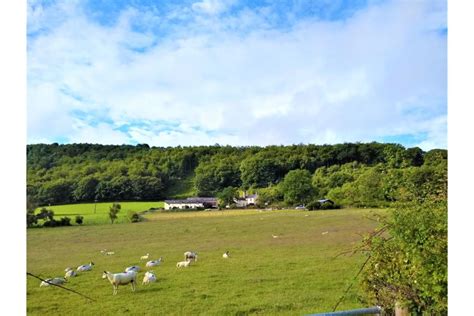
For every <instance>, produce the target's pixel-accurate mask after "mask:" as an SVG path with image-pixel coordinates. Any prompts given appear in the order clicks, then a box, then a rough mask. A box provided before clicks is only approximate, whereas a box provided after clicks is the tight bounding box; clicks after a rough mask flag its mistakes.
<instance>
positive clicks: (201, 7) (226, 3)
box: [191, 0, 235, 15]
mask: <svg viewBox="0 0 474 316" xmlns="http://www.w3.org/2000/svg"><path fill="white" fill-rule="evenodd" d="M234 2H235V1H234V0H202V1H200V2H195V3H193V4H192V6H191V7H192V8H193V10H195V11H196V12H199V13H205V14H210V15H216V14H220V13H223V12H224V11H226V10H228V9H229V8H230V7H231V6H232V5H233V4H234Z"/></svg>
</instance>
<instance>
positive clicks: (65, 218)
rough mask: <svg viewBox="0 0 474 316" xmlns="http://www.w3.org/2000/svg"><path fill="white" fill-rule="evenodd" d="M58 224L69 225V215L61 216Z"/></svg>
mask: <svg viewBox="0 0 474 316" xmlns="http://www.w3.org/2000/svg"><path fill="white" fill-rule="evenodd" d="M59 224H60V226H71V219H70V218H69V217H62V218H61V220H60V221H59Z"/></svg>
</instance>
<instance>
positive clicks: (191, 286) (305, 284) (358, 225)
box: [27, 203, 386, 315]
mask: <svg viewBox="0 0 474 316" xmlns="http://www.w3.org/2000/svg"><path fill="white" fill-rule="evenodd" d="M121 204H122V205H123V203H121ZM92 206H93V204H92ZM101 207H107V206H106V205H105V204H104V205H101ZM122 207H123V206H122ZM142 207H143V205H140V208H142ZM68 209H69V210H70V211H71V212H72V210H73V208H71V207H69V208H68ZM107 209H108V207H107ZM98 210H99V204H97V212H98ZM92 211H93V208H92ZM55 212H56V210H55ZM374 212H377V213H383V212H386V210H378V209H341V210H332V211H317V212H316V211H315V212H309V211H302V210H283V211H259V210H226V211H206V212H184V213H179V212H174V213H164V212H156V213H149V214H148V215H146V216H145V221H144V222H140V223H121V224H120V223H119V224H113V225H112V224H104V225H84V226H72V227H56V228H40V229H29V230H27V271H28V272H30V273H33V274H36V275H39V276H40V277H43V278H48V277H57V276H63V275H64V269H65V268H66V267H77V266H78V265H81V264H85V263H89V262H90V261H92V262H94V264H95V265H94V268H93V270H92V271H90V272H82V273H79V275H78V277H76V278H72V279H71V280H70V281H69V282H68V283H67V284H66V287H68V288H70V289H73V290H75V291H78V292H80V293H83V294H85V295H87V296H89V297H91V298H93V299H94V301H88V300H86V299H85V298H83V297H80V296H78V295H76V294H73V293H70V292H67V291H64V290H61V289H59V288H56V287H46V288H44V287H43V288H40V287H39V284H40V281H39V280H37V279H34V278H32V277H27V313H28V314H29V315H66V314H67V315H71V314H72V315H98V314H102V315H122V314H129V315H250V314H259V315H304V314H309V313H316V312H328V311H332V308H333V307H334V305H335V304H336V302H337V301H338V299H339V297H340V296H341V295H342V294H343V292H344V291H345V289H346V288H347V286H348V285H349V284H351V282H352V281H353V278H354V276H355V274H356V273H357V271H358V270H359V268H360V266H361V264H362V263H363V261H364V258H365V257H364V256H363V255H361V254H355V255H342V256H338V257H336V255H337V254H339V253H340V252H342V251H344V250H347V249H350V248H351V247H353V246H354V245H356V244H357V243H358V242H359V241H360V240H361V235H363V234H365V233H367V232H369V231H371V230H372V229H374V228H375V227H376V225H377V223H376V222H374V221H372V220H370V219H369V218H367V217H370V215H371V214H373V213H374ZM58 213H59V211H58ZM272 235H275V236H278V237H277V238H274V237H273V236H272ZM102 249H107V250H110V251H114V252H115V255H112V256H104V255H102V254H101V253H100V250H102ZM187 250H194V251H197V252H198V254H199V257H198V261H197V262H195V263H193V264H192V265H191V266H190V267H189V268H186V269H184V268H183V269H177V268H176V262H177V261H182V260H183V253H184V252H185V251H187ZM226 250H228V251H229V252H230V255H231V257H230V258H229V259H223V258H222V254H223V253H224V252H225V251H226ZM146 253H150V259H157V258H159V257H163V259H164V262H162V264H161V266H159V267H154V268H152V269H150V270H153V271H154V272H155V273H156V274H157V277H158V281H157V282H156V283H152V284H149V285H142V284H141V281H142V279H143V275H144V271H146V270H145V261H141V260H140V257H141V256H142V255H144V254H146ZM130 265H140V266H141V267H142V268H143V270H142V271H141V272H140V273H139V277H138V279H139V285H138V287H137V291H136V292H131V290H130V286H129V285H128V286H123V287H119V290H118V294H117V295H116V296H112V286H111V285H110V283H109V282H108V281H107V280H104V279H102V278H101V276H102V271H104V270H108V271H111V272H114V273H116V272H121V271H123V270H124V269H125V268H126V267H127V266H130ZM359 295H360V293H359V290H358V288H357V286H356V285H355V286H354V287H352V288H351V290H350V291H349V292H348V294H347V295H346V297H345V299H344V300H343V301H342V303H341V304H340V306H339V308H338V310H344V309H352V308H361V307H366V306H364V305H363V304H362V303H360V301H359Z"/></svg>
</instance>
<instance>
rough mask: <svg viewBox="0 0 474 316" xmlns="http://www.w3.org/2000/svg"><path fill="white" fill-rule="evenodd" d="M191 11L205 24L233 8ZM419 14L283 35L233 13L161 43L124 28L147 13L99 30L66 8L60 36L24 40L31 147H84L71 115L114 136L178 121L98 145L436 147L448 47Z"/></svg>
mask: <svg viewBox="0 0 474 316" xmlns="http://www.w3.org/2000/svg"><path fill="white" fill-rule="evenodd" d="M199 3H200V4H202V6H204V4H206V5H207V6H208V7H206V8H208V9H209V10H210V11H212V10H216V11H212V12H214V13H213V14H216V15H217V14H218V13H221V12H224V11H222V10H226V9H227V8H229V6H230V5H231V4H232V3H231V2H226V3H225V4H223V3H224V2H217V1H202V2H199ZM196 4H198V3H195V5H196ZM428 4H429V3H428V2H409V3H408V2H391V3H387V4H383V5H378V6H373V7H370V8H368V9H366V10H362V11H359V12H358V13H356V14H355V15H354V16H353V17H351V18H349V19H347V20H344V21H320V20H309V19H308V20H301V21H300V22H296V23H295V24H294V25H293V26H292V27H290V28H286V29H284V30H281V29H278V28H274V27H270V26H271V23H272V22H271V19H272V13H271V11H268V10H269V9H268V8H267V11H262V10H263V9H259V11H258V12H260V13H259V14H257V13H256V12H257V11H256V10H250V9H248V8H244V9H242V10H241V11H238V12H236V13H235V14H232V15H230V16H226V17H219V18H218V17H216V16H212V17H209V18H206V17H205V16H197V17H195V18H189V20H187V22H183V24H182V25H173V32H172V33H169V34H165V35H163V34H161V35H156V34H153V33H151V32H150V33H138V32H136V31H133V29H132V28H131V24H132V23H131V22H137V21H140V19H141V18H142V16H144V15H145V16H146V18H147V21H151V20H153V19H151V18H150V12H140V11H139V10H137V9H133V10H125V11H124V12H123V13H122V16H121V18H119V19H118V21H119V22H118V23H117V24H116V25H113V26H102V25H99V24H97V23H93V22H91V21H90V20H89V19H87V18H86V17H85V16H84V15H83V14H82V13H81V12H82V11H81V10H80V9H76V10H73V9H71V6H68V7H67V10H66V9H64V10H63V11H61V12H63V14H66V17H63V20H62V22H61V23H60V26H54V27H53V28H52V29H51V31H50V32H47V33H45V34H43V35H39V36H37V37H35V38H32V39H30V43H29V49H28V111H29V113H28V115H29V122H28V134H29V141H30V142H31V141H32V140H33V139H37V138H44V137H53V135H55V134H56V135H57V134H60V135H62V136H66V137H68V138H69V139H70V140H74V141H76V142H79V141H81V142H91V141H90V140H89V139H88V137H93V138H94V139H98V137H99V136H97V135H93V133H92V132H91V131H93V130H96V129H95V128H92V127H90V126H89V127H88V126H84V127H83V128H84V129H85V130H87V132H83V131H82V130H81V129H78V128H77V126H76V128H74V124H72V123H71V121H73V120H74V118H73V117H72V114H71V113H73V111H76V110H81V111H85V112H87V111H96V110H97V109H102V110H103V109H106V110H105V112H106V113H107V115H108V117H107V119H108V120H110V121H111V122H112V123H111V124H113V126H114V127H118V126H120V125H121V124H123V122H130V121H134V122H137V121H141V120H147V122H162V121H170V122H177V123H178V126H177V127H176V128H175V129H172V130H166V129H163V128H160V129H145V128H134V129H130V130H129V133H128V134H125V133H123V132H119V131H116V130H113V129H112V130H110V128H109V129H108V130H107V131H108V132H107V134H104V135H108V136H107V137H108V138H107V139H108V141H112V140H116V141H117V142H118V143H121V142H123V141H125V140H127V139H129V140H133V141H137V142H140V143H143V142H146V143H149V144H150V145H160V146H161V145H178V144H180V145H184V144H188V145H192V144H214V143H216V142H217V143H220V144H233V145H250V144H258V145H267V144H291V143H308V142H314V143H325V142H343V141H371V140H374V139H378V138H380V137H383V136H386V135H396V134H409V133H412V132H416V133H425V134H426V135H428V139H427V140H426V141H425V142H424V143H422V145H423V146H424V147H425V148H428V149H429V146H431V144H432V145H439V146H443V144H445V143H446V133H445V130H446V128H445V124H444V123H443V122H442V118H443V117H445V115H446V67H447V66H446V38H443V37H440V36H439V34H438V33H437V32H435V31H433V30H434V29H437V28H442V27H444V26H445V24H446V21H445V15H443V12H445V11H443V10H444V8H436V7H435V8H434V9H433V7H431V6H429V5H428ZM212 6H214V7H213V8H214V9H211V7H212ZM219 6H222V7H219ZM198 7H199V6H198ZM193 8H194V9H196V8H195V6H193ZM218 8H221V9H218ZM44 10H46V9H44ZM48 10H53V11H54V10H56V11H57V10H61V8H58V7H51V8H49V9H48ZM219 10H221V11H219ZM71 12H72V13H71ZM176 12H177V11H174V12H173V14H177V13H176ZM183 12H184V11H183ZM262 12H265V14H263V13H262ZM440 12H441V13H440ZM208 13H209V14H211V13H210V12H208ZM41 14H42V15H44V16H49V15H51V14H52V13H50V12H49V11H48V12H42V13H41ZM169 19H170V16H169V15H167V16H158V17H156V19H155V20H156V21H160V23H165V22H163V21H168V22H166V23H170V22H169ZM239 21H243V22H245V23H243V24H239V23H238V22H239ZM425 21H428V22H429V23H428V22H426V23H425ZM38 23H39V22H38ZM45 23H46V22H45V21H42V22H41V23H39V24H40V25H43V24H45ZM55 23H56V22H55ZM65 90H66V91H68V93H69V95H66V94H65V92H64V91H65ZM71 95H73V96H77V97H76V98H74V97H71ZM51 117H57V118H60V120H56V121H53V122H54V124H51V122H52V121H51V119H50V118H51ZM440 118H441V119H440ZM436 120H438V121H437V122H440V123H437V124H435V125H431V124H432V122H433V121H436ZM45 121H48V122H49V123H48V125H46V124H43V123H44V122H45ZM156 124H159V123H156ZM52 125H54V126H52ZM189 127H199V128H189ZM101 128H102V129H105V127H104V126H102V127H101ZM98 135H100V134H98ZM128 137H129V138H128ZM104 142H105V141H104Z"/></svg>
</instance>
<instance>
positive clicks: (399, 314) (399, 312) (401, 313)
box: [395, 302, 410, 316]
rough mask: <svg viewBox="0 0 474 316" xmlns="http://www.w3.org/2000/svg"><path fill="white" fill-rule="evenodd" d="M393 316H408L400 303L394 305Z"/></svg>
mask: <svg viewBox="0 0 474 316" xmlns="http://www.w3.org/2000/svg"><path fill="white" fill-rule="evenodd" d="M395 316H410V312H409V311H408V307H405V306H403V305H402V304H400V302H396V303H395Z"/></svg>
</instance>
